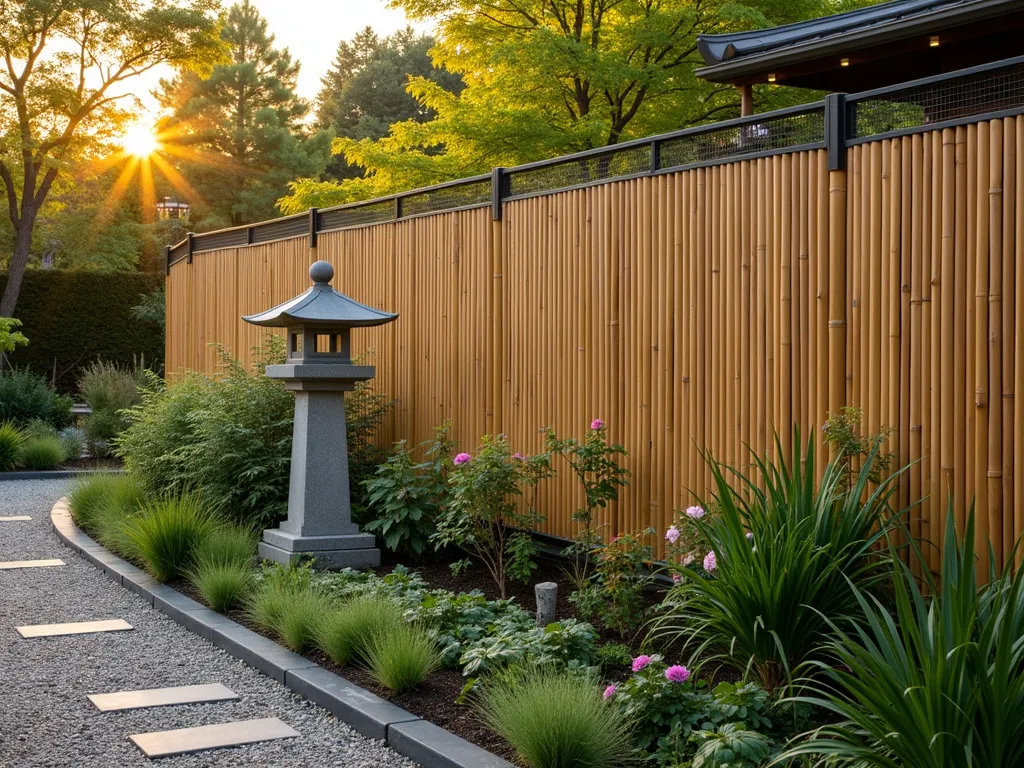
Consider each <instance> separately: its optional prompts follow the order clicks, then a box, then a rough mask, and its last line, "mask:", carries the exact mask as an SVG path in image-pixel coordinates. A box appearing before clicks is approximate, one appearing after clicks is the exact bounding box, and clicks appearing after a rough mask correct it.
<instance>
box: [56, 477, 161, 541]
mask: <svg viewBox="0 0 1024 768" xmlns="http://www.w3.org/2000/svg"><path fill="white" fill-rule="evenodd" d="M144 502H145V493H144V491H143V489H142V486H140V485H139V483H138V481H137V480H136V479H135V478H133V477H132V476H131V475H127V474H114V473H103V474H95V475H90V476H88V477H87V478H85V479H83V480H79V481H77V482H76V483H75V485H74V487H73V488H72V489H71V492H70V493H69V494H68V505H69V506H70V507H71V515H72V517H73V518H74V520H75V522H76V523H77V524H78V525H79V526H80V527H81V528H84V529H85V530H86V531H88V532H90V533H95V532H97V531H96V529H97V517H99V516H100V515H101V514H103V513H104V511H105V510H107V509H108V508H109V510H111V514H112V513H117V514H118V515H119V516H121V517H122V518H127V517H130V516H132V515H134V514H136V513H137V512H138V510H139V508H140V507H141V506H142V505H143V503H144Z"/></svg>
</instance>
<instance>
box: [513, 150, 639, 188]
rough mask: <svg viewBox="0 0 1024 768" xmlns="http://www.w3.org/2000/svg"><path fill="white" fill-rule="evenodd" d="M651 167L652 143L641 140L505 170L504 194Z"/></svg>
mask: <svg viewBox="0 0 1024 768" xmlns="http://www.w3.org/2000/svg"><path fill="white" fill-rule="evenodd" d="M651 170H653V165H652V158H651V145H650V144H640V145H635V146H627V147H623V148H621V149H612V150H609V151H607V152H601V153H598V154H591V155H586V156H584V157H577V158H574V159H569V160H565V161H563V162H555V163H549V164H544V165H542V166H540V167H537V168H524V169H523V170H521V171H516V170H511V171H509V172H508V175H507V179H508V187H507V196H508V197H516V196H517V195H531V194H536V193H538V192H547V191H551V190H555V189H565V188H567V187H578V186H581V185H584V184H592V183H594V182H597V181H602V180H605V179H613V178H616V177H620V176H635V175H636V174H639V173H650V172H651Z"/></svg>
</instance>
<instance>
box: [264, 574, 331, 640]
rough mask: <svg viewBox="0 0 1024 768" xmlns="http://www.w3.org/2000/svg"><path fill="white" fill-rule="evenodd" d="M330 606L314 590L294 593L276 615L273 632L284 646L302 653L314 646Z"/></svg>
mask: <svg viewBox="0 0 1024 768" xmlns="http://www.w3.org/2000/svg"><path fill="white" fill-rule="evenodd" d="M330 606H331V601H330V599H329V598H327V597H326V596H324V595H322V594H320V593H319V592H317V591H315V590H312V589H306V590H303V591H300V592H295V593H293V594H292V596H291V598H290V599H289V600H288V601H287V602H285V604H284V606H283V609H282V610H281V611H280V613H279V614H278V617H277V621H276V622H275V625H274V630H275V631H276V632H277V634H278V635H280V636H281V639H282V640H283V641H284V644H285V645H287V646H288V647H289V648H291V649H292V650H293V651H295V652H296V653H302V652H303V651H306V650H308V649H309V648H312V647H313V646H314V645H315V644H316V635H317V629H318V627H319V625H320V622H321V621H322V620H323V617H324V616H325V615H326V614H327V613H328V612H329V611H330Z"/></svg>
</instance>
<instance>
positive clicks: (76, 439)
mask: <svg viewBox="0 0 1024 768" xmlns="http://www.w3.org/2000/svg"><path fill="white" fill-rule="evenodd" d="M58 436H59V437H60V442H61V445H63V446H64V453H65V454H66V455H67V457H68V458H69V459H77V458H80V457H81V456H82V454H83V453H85V430H83V429H81V428H79V427H64V429H62V430H61V431H60V434H59V435H58Z"/></svg>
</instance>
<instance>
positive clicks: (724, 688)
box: [604, 654, 773, 766]
mask: <svg viewBox="0 0 1024 768" xmlns="http://www.w3.org/2000/svg"><path fill="white" fill-rule="evenodd" d="M633 669H634V672H633V675H632V676H630V677H629V679H627V680H625V681H624V682H620V683H613V684H611V685H609V686H608V687H607V688H606V689H605V691H604V697H605V699H606V700H607V701H608V702H609V703H610V704H613V705H614V706H617V707H619V709H620V710H621V711H622V713H623V715H625V716H626V717H627V718H630V719H632V720H633V721H635V722H636V723H637V730H636V736H637V747H638V748H639V749H641V750H643V751H645V752H648V753H650V754H651V755H652V759H653V760H654V762H655V763H656V764H657V765H661V766H676V765H680V764H686V761H689V760H694V765H696V764H697V763H696V757H695V756H696V754H697V753H698V752H699V751H700V750H701V749H703V750H704V751H705V753H710V752H712V751H713V750H712V748H710V747H709V748H705V747H704V746H703V744H704V743H706V742H707V741H709V740H711V741H714V740H716V739H717V740H718V743H716V744H715V745H713V746H714V747H722V746H723V744H722V743H721V742H722V741H724V739H725V738H726V736H731V735H735V734H736V733H737V732H738V731H739V730H747V729H749V731H748V732H747V735H748V736H749V734H754V735H753V736H749V738H748V739H747V741H748V742H750V744H749V745H747V746H750V750H749V751H748V752H746V753H745V754H749V755H754V754H758V753H759V752H758V750H761V751H762V752H763V753H764V754H762V755H761V757H759V758H758V760H760V759H763V757H765V756H767V754H768V753H769V751H770V749H769V747H771V746H772V745H773V740H772V739H770V738H768V737H767V736H764V735H762V734H760V733H754V732H755V731H759V730H760V731H768V732H771V728H772V722H771V719H770V717H769V714H770V710H771V702H770V701H769V698H768V694H767V693H765V691H764V690H762V689H761V688H760V687H758V686H757V685H756V684H755V683H744V684H741V683H735V684H733V683H719V684H718V685H717V686H716V687H715V689H714V690H713V691H711V692H710V693H709V692H706V691H704V690H703V688H704V684H703V682H699V681H697V682H695V681H694V680H693V678H692V676H691V674H690V670H688V669H687V668H686V667H684V666H681V665H669V664H666V663H665V661H664V659H663V658H662V657H661V656H660V655H657V654H655V655H653V656H638V657H637V658H636V659H634V662H633ZM718 734H722V735H721V736H719V735H718ZM723 754H724V752H723ZM737 754H738V753H737ZM719 756H721V755H719ZM709 759H710V755H709V754H705V756H704V758H703V760H704V762H703V763H701V764H702V765H705V766H713V765H724V764H728V765H736V766H746V765H748V763H747V762H742V759H743V758H742V756H741V760H738V761H737V762H735V763H723V762H721V761H718V762H715V761H709ZM750 764H751V765H756V764H757V763H756V762H753V763H750Z"/></svg>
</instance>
